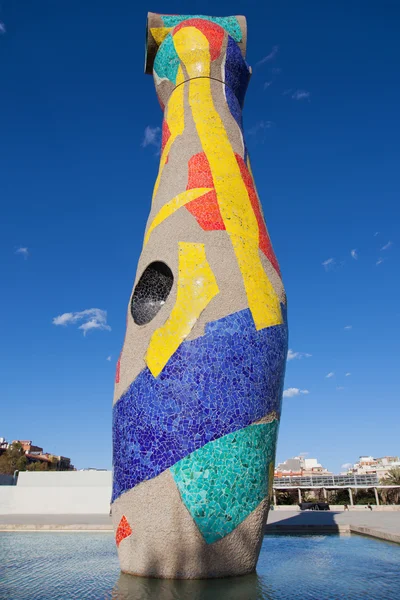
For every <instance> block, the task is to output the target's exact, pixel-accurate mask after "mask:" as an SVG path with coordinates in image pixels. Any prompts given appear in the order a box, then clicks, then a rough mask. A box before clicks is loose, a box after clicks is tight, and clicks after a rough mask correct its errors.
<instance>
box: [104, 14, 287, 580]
mask: <svg viewBox="0 0 400 600" xmlns="http://www.w3.org/2000/svg"><path fill="white" fill-rule="evenodd" d="M245 51H246V21H245V19H244V17H206V16H201V15H195V16H187V15H157V14H153V13H150V14H149V16H148V33H147V56H146V72H148V73H151V72H152V73H153V77H154V81H155V86H156V91H157V95H158V98H159V101H160V104H161V106H162V108H163V110H164V122H163V128H162V150H161V158H160V167H159V173H158V176H157V180H156V183H155V186H154V193H153V200H152V206H151V211H150V216H149V220H148V223H147V227H146V232H145V237H144V244H143V250H142V254H141V256H140V259H139V265H138V269H137V275H136V280H135V285H134V289H133V293H132V296H131V299H130V302H129V307H128V316H127V329H126V336H125V341H124V345H123V349H122V352H121V356H120V359H119V361H118V365H117V374H116V383H115V396H114V408H113V463H114V482H113V499H112V500H113V510H112V512H113V520H114V526H115V531H116V542H117V546H118V553H119V558H120V563H121V568H122V571H124V572H125V573H132V574H136V575H143V576H153V577H167V578H203V577H223V576H229V575H232V576H234V575H240V574H245V573H249V572H252V571H254V569H255V566H256V562H257V558H258V553H259V549H260V546H261V540H262V535H263V527H264V523H265V519H266V516H267V511H268V504H269V496H270V491H271V486H272V482H273V467H274V460H275V445H276V438H277V432H278V422H279V416H280V410H281V399H282V389H283V378H284V371H285V362H286V353H287V323H286V297H285V292H284V288H283V284H282V280H281V275H280V271H279V265H278V262H277V260H276V258H275V255H274V252H273V249H272V246H271V242H270V239H269V236H268V232H267V229H266V226H265V222H264V218H263V214H262V209H261V205H260V201H259V198H258V195H257V191H256V188H255V184H254V181H253V176H252V172H251V168H250V161H249V157H248V153H247V149H246V144H245V140H244V137H243V130H242V116H241V115H242V107H243V102H244V96H245V92H246V88H247V84H248V81H249V77H250V69H249V67H248V65H247V64H246V61H245V58H244V57H245Z"/></svg>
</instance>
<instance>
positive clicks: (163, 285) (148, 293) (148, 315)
mask: <svg viewBox="0 0 400 600" xmlns="http://www.w3.org/2000/svg"><path fill="white" fill-rule="evenodd" d="M173 283H174V276H173V275H172V271H171V269H170V268H169V267H168V266H167V265H166V264H165V263H163V262H153V263H151V264H150V265H149V266H148V267H147V268H146V269H145V271H144V272H143V274H142V276H141V278H140V279H139V281H138V284H137V286H136V287H135V291H134V293H133V296H132V301H131V314H132V317H133V320H134V321H135V323H136V324H137V325H145V324H146V323H149V322H150V321H151V320H152V319H153V318H154V317H155V316H156V314H157V313H158V311H159V310H160V308H161V307H162V305H163V304H165V301H166V299H167V298H168V295H169V293H170V291H171V288H172V284H173Z"/></svg>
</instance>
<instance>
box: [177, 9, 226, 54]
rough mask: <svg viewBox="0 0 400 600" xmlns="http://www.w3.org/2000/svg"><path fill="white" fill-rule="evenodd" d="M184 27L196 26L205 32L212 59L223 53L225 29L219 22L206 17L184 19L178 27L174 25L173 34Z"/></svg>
mask: <svg viewBox="0 0 400 600" xmlns="http://www.w3.org/2000/svg"><path fill="white" fill-rule="evenodd" d="M183 27H196V29H198V30H199V31H201V33H203V34H204V35H205V36H206V38H207V40H208V43H209V45H210V57H211V60H215V59H216V58H218V56H219V55H220V53H221V48H222V42H223V41H224V36H225V30H224V29H223V28H222V27H221V26H220V25H217V23H213V22H212V21H206V20H205V19H188V20H187V21H182V23H179V25H177V26H176V27H174V31H173V33H172V35H174V34H175V33H176V32H177V31H179V30H180V29H183Z"/></svg>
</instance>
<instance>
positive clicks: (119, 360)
mask: <svg viewBox="0 0 400 600" xmlns="http://www.w3.org/2000/svg"><path fill="white" fill-rule="evenodd" d="M120 371H121V357H119V359H118V362H117V367H116V369H115V383H119V378H120Z"/></svg>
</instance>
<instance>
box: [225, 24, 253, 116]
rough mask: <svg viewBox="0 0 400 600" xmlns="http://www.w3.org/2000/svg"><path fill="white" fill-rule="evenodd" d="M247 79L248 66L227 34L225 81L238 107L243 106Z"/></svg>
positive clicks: (248, 74) (247, 83) (248, 76)
mask: <svg viewBox="0 0 400 600" xmlns="http://www.w3.org/2000/svg"><path fill="white" fill-rule="evenodd" d="M249 80H250V70H249V66H248V64H247V63H246V61H245V60H244V58H243V56H242V53H241V51H240V49H239V46H238V45H237V43H236V42H235V41H234V40H233V39H232V38H231V37H230V36H229V37H228V44H227V47H226V60H225V82H226V84H227V85H228V86H229V87H230V88H231V90H232V91H233V92H234V94H235V96H236V98H237V99H238V101H239V105H240V108H243V104H244V98H245V95H246V91H247V86H248V85H249ZM232 114H233V113H232ZM235 118H236V117H235ZM236 120H237V119H236ZM238 122H239V121H238ZM239 124H240V123H239Z"/></svg>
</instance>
